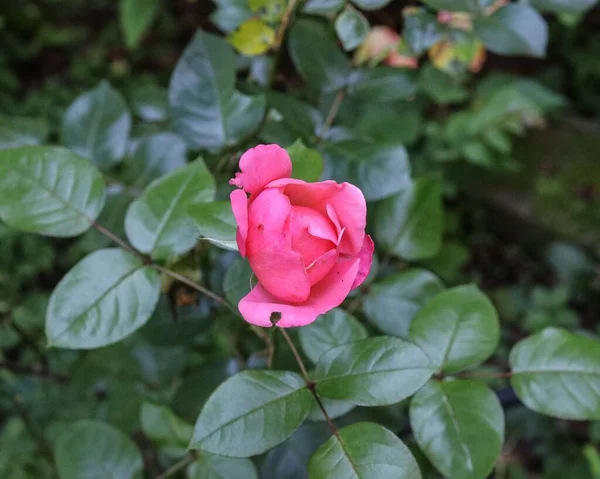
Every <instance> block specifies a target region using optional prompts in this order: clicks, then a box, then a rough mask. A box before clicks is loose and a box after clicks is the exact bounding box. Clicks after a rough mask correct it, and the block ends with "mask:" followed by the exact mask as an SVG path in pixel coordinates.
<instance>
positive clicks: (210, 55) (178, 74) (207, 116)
mask: <svg viewBox="0 0 600 479" xmlns="http://www.w3.org/2000/svg"><path fill="white" fill-rule="evenodd" d="M235 69H236V59H235V53H234V52H233V49H232V48H231V45H229V44H228V43H227V42H226V41H225V40H224V39H222V38H220V37H218V36H215V35H212V34H210V33H206V32H202V31H200V32H198V33H197V34H196V35H195V36H194V38H193V40H192V41H191V43H190V44H189V45H188V46H187V48H186V49H185V51H184V53H183V56H182V57H181V58H180V60H179V62H178V63H177V66H176V67H175V71H174V72H173V76H172V77H171V83H170V86H169V103H170V106H171V116H172V120H173V127H174V130H175V132H176V133H177V134H179V136H181V138H183V139H184V140H185V141H186V142H187V143H188V144H189V145H190V146H191V147H193V148H199V149H205V150H208V151H211V152H216V151H219V150H221V149H223V148H224V147H226V146H232V145H235V144H237V143H238V142H240V141H242V140H243V139H245V138H246V137H248V136H250V135H251V134H252V133H254V131H256V129H257V128H258V127H259V125H260V123H261V120H262V118H263V116H264V112H265V104H266V102H265V97H264V95H254V96H248V95H244V94H242V93H240V92H238V91H237V90H235V86H234V84H235Z"/></svg>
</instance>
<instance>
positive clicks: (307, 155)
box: [286, 140, 323, 182]
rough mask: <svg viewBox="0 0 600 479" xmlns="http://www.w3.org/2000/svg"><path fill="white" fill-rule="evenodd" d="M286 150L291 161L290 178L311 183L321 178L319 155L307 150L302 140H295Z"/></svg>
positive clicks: (321, 158) (321, 160)
mask: <svg viewBox="0 0 600 479" xmlns="http://www.w3.org/2000/svg"><path fill="white" fill-rule="evenodd" d="M286 149H287V152H288V153H289V155H290V158H291V159H292V178H298V179H299V180H304V181H309V182H312V181H317V180H318V179H319V178H320V177H321V173H323V157H322V156H321V153H319V152H318V151H317V150H313V149H312V148H308V147H307V146H306V145H304V143H303V142H302V140H296V141H295V142H294V143H293V144H292V145H291V146H288V147H287V148H286Z"/></svg>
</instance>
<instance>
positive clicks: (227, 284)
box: [223, 258, 256, 306]
mask: <svg viewBox="0 0 600 479" xmlns="http://www.w3.org/2000/svg"><path fill="white" fill-rule="evenodd" d="M253 277H254V273H253V272H252V269H251V268H250V263H248V260H247V259H246V258H238V259H236V260H235V261H234V263H233V264H232V265H231V266H230V267H229V269H228V270H227V272H226V273H225V278H224V279H223V293H225V297H226V298H227V301H229V302H230V303H231V304H233V305H236V306H237V304H238V303H239V302H240V300H241V299H242V298H243V297H244V296H246V295H247V294H248V293H249V292H250V289H252V286H253V285H254V284H255V283H256V279H255V280H254V283H252V279H253Z"/></svg>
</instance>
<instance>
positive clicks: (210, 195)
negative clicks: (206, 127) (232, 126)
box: [125, 159, 215, 259]
mask: <svg viewBox="0 0 600 479" xmlns="http://www.w3.org/2000/svg"><path fill="white" fill-rule="evenodd" d="M214 196H215V181H214V179H213V177H212V175H211V174H210V172H209V171H208V169H207V168H206V166H205V165H204V162H203V161H202V160H201V159H197V160H196V161H194V162H193V163H190V164H189V165H187V166H185V167H184V168H179V169H177V170H175V171H173V172H171V173H169V174H168V175H166V176H163V177H162V178H159V179H158V180H155V181H154V182H152V183H151V184H150V186H148V188H146V190H145V191H144V193H143V194H142V196H140V197H139V198H138V199H136V200H135V201H134V202H133V203H131V205H130V206H129V209H128V210H127V215H126V217H125V231H126V232H127V237H128V238H129V241H131V244H132V245H133V246H134V247H135V248H137V249H138V250H139V251H141V252H142V253H149V254H151V256H152V258H154V259H167V258H171V257H173V256H177V255H182V254H184V253H187V252H188V251H189V250H191V249H192V248H193V247H194V245H195V244H196V240H197V231H196V227H195V225H194V222H193V221H192V219H191V218H190V217H189V215H188V208H190V207H191V206H192V205H195V204H197V203H205V202H209V201H212V200H213V199H214Z"/></svg>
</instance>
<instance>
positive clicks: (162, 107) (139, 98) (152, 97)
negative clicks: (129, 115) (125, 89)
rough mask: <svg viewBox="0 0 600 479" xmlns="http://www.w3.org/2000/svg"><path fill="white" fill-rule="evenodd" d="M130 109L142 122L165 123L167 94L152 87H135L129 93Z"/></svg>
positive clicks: (162, 89) (167, 103) (167, 110)
mask: <svg viewBox="0 0 600 479" xmlns="http://www.w3.org/2000/svg"><path fill="white" fill-rule="evenodd" d="M131 107H132V108H133V112H134V113H135V114H136V115H137V116H138V117H140V118H141V119H142V120H144V121H148V122H161V121H166V120H167V119H168V117H169V92H168V91H167V89H166V88H161V87H157V86H153V85H147V86H140V87H135V88H133V91H132V92H131Z"/></svg>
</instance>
